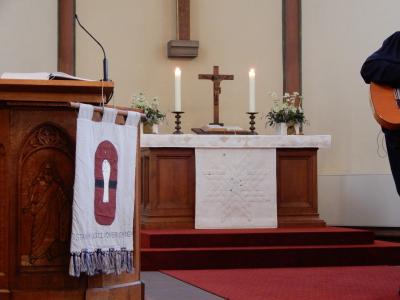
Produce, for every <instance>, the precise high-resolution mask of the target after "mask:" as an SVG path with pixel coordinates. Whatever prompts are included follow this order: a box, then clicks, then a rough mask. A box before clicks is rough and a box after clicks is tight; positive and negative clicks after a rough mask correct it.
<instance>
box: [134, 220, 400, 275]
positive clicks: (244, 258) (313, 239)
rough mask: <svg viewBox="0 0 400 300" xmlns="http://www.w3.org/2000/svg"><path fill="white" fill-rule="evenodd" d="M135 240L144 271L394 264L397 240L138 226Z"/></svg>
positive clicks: (352, 232) (337, 232)
mask: <svg viewBox="0 0 400 300" xmlns="http://www.w3.org/2000/svg"><path fill="white" fill-rule="evenodd" d="M141 245H142V246H141V265H142V270H144V271H155V270H167V269H224V268H269V267H316V266H348V265H398V264H399V263H400V244H399V243H391V242H382V241H376V240H374V234H373V232H371V231H368V230H358V229H348V228H336V227H320V228H275V229H238V230H232V229H230V230H221V229H219V230H211V229H210V230H191V229H187V230H142V233H141Z"/></svg>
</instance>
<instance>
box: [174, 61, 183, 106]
mask: <svg viewBox="0 0 400 300" xmlns="http://www.w3.org/2000/svg"><path fill="white" fill-rule="evenodd" d="M175 111H182V101H181V69H179V68H176V69H175Z"/></svg>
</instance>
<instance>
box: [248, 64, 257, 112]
mask: <svg viewBox="0 0 400 300" xmlns="http://www.w3.org/2000/svg"><path fill="white" fill-rule="evenodd" d="M249 112H256V73H255V72H254V69H250V71H249Z"/></svg>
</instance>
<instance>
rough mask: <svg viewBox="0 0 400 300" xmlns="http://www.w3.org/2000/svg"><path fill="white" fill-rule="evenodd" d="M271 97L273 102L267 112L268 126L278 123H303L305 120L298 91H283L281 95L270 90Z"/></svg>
mask: <svg viewBox="0 0 400 300" xmlns="http://www.w3.org/2000/svg"><path fill="white" fill-rule="evenodd" d="M271 98H272V100H273V102H274V104H273V106H272V108H271V110H270V111H269V112H268V113H267V124H268V125H269V126H275V125H276V124H278V123H286V124H288V123H293V124H305V123H306V122H307V120H306V117H305V115H304V111H303V108H302V99H303V97H302V96H301V95H300V94H299V93H298V92H293V93H292V94H290V93H285V94H284V95H283V96H282V97H278V95H277V94H276V93H275V92H272V93H271Z"/></svg>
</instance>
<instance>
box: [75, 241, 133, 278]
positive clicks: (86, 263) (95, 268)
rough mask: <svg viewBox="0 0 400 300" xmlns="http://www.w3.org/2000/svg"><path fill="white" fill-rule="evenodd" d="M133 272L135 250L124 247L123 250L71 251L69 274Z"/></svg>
mask: <svg viewBox="0 0 400 300" xmlns="http://www.w3.org/2000/svg"><path fill="white" fill-rule="evenodd" d="M124 272H126V273H132V272H133V251H129V250H126V249H125V248H122V249H121V250H114V249H109V250H105V251H103V250H101V249H97V250H95V251H93V252H89V251H87V250H82V251H81V252H74V253H71V258H70V263H69V274H70V275H71V276H74V277H79V276H80V275H81V273H86V274H87V275H88V276H93V275H96V274H115V275H120V274H121V273H124Z"/></svg>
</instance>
